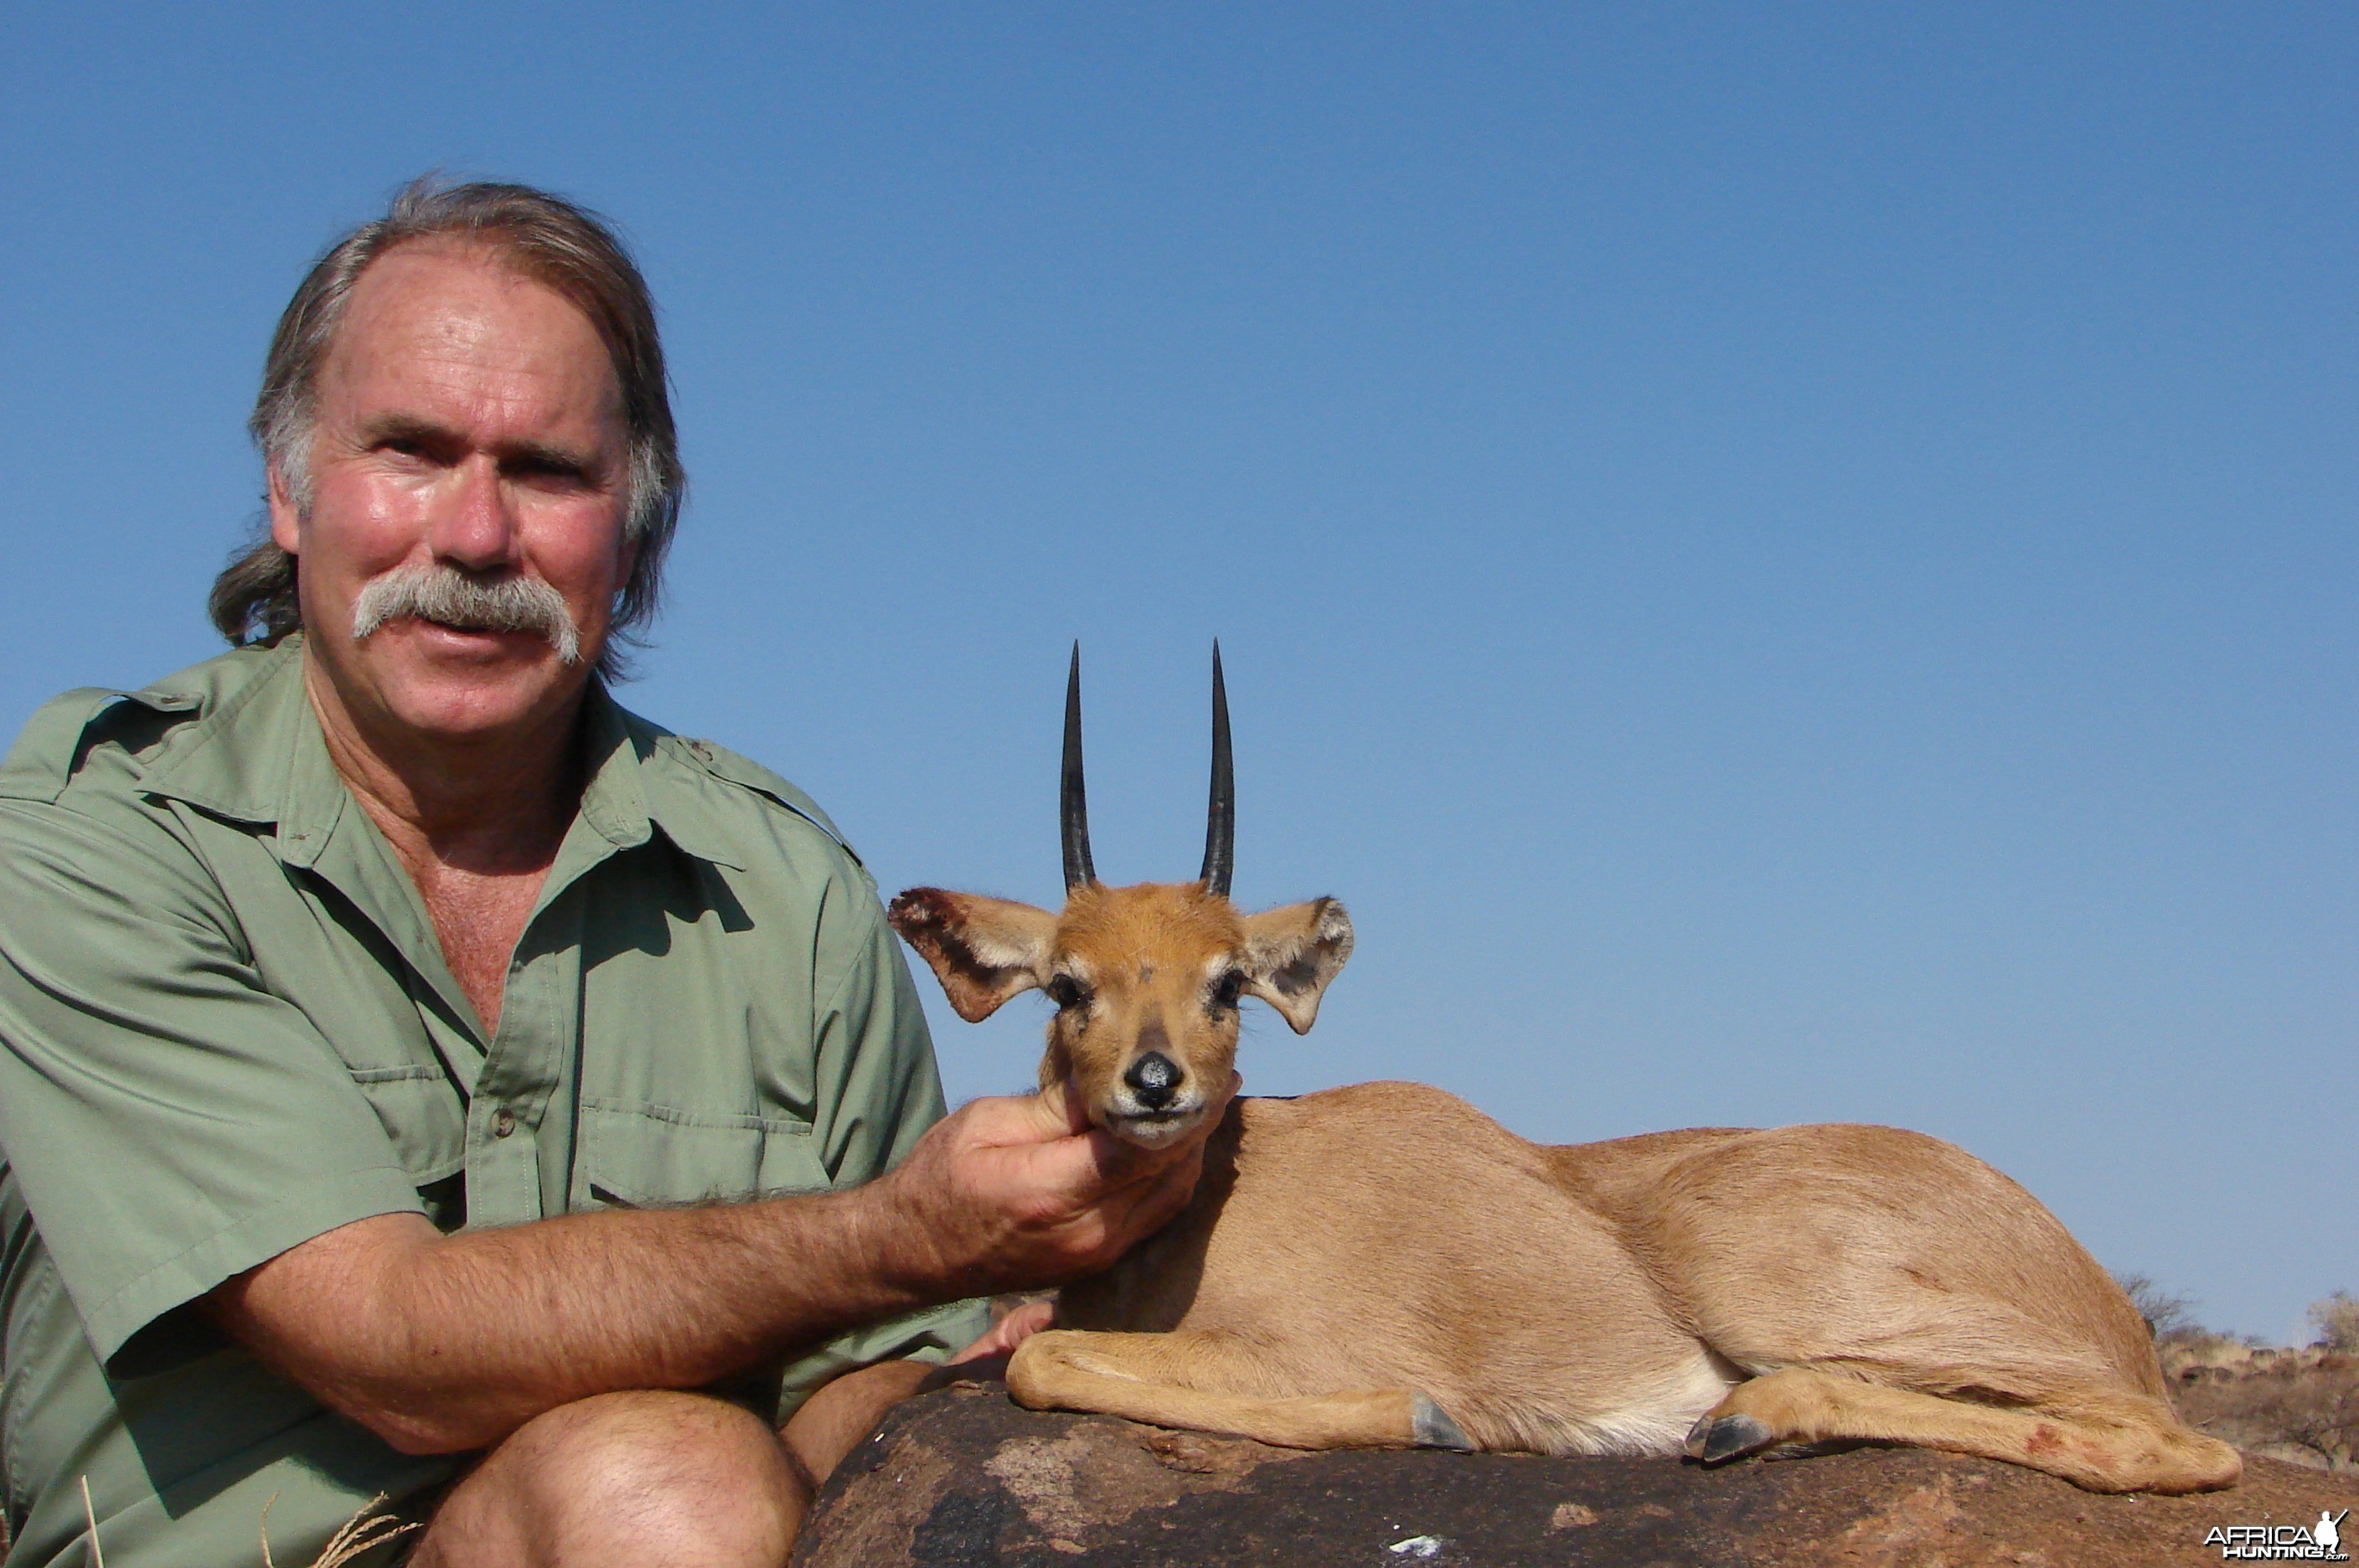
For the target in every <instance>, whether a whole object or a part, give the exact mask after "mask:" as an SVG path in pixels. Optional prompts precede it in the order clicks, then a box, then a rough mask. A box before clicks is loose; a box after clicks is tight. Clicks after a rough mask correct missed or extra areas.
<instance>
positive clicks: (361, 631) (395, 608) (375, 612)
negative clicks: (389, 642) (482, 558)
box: [353, 565, 582, 664]
mask: <svg viewBox="0 0 2359 1568" xmlns="http://www.w3.org/2000/svg"><path fill="white" fill-rule="evenodd" d="M404 615H414V616H416V617H418V618H419V620H426V621H439V622H440V623H441V624H442V625H444V626H459V627H462V628H464V629H465V630H468V631H486V632H538V634H539V635H540V636H541V637H543V638H545V639H546V640H547V641H548V643H549V647H551V648H555V649H556V650H557V657H558V659H560V661H561V662H563V663H566V664H579V663H580V662H581V661H582V637H581V634H580V633H579V632H577V631H576V630H575V629H574V626H573V616H572V614H571V612H570V611H568V610H567V609H566V607H565V599H564V596H563V595H562V594H560V593H558V591H557V590H556V589H554V588H552V587H550V586H549V584H548V583H543V582H542V581H541V580H540V579H539V578H538V577H526V576H522V575H520V574H513V573H512V574H507V575H503V576H499V577H491V578H484V577H473V576H470V575H468V574H467V573H466V572H462V571H460V570H459V569H458V568H457V567H455V566H448V565H429V566H397V567H396V568H394V569H393V570H392V571H391V572H386V573H385V574H383V575H382V576H379V577H376V578H373V579H372V580H371V581H370V582H369V583H368V584H367V586H365V587H364V588H363V589H362V590H361V592H360V597H358V598H357V599H355V600H353V641H354V642H365V641H366V640H367V639H368V638H369V637H371V636H372V635H373V634H375V632H376V630H377V629H378V628H379V627H380V626H384V625H385V624H386V622H387V621H397V620H399V619H401V618H402V617H403V616H404Z"/></svg>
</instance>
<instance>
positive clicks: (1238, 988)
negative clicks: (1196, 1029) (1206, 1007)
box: [1212, 969, 1245, 1013]
mask: <svg viewBox="0 0 2359 1568" xmlns="http://www.w3.org/2000/svg"><path fill="white" fill-rule="evenodd" d="M1244 990H1245V975H1244V974H1243V972H1241V971H1239V970H1235V969H1232V970H1230V971H1229V972H1228V973H1227V974H1225V975H1222V976H1221V977H1220V978H1219V979H1218V980H1215V981H1213V982H1212V1011H1214V1012H1216V1013H1225V1012H1227V1011H1228V1010H1229V1009H1230V1008H1232V1007H1235V1006H1236V1005H1237V996H1238V995H1239V994H1240V993H1241V992H1243V991H1244Z"/></svg>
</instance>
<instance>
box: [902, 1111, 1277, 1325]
mask: <svg viewBox="0 0 2359 1568" xmlns="http://www.w3.org/2000/svg"><path fill="white" fill-rule="evenodd" d="M1230 1092H1231V1093H1232V1094H1234V1092H1235V1083H1234V1081H1233V1082H1232V1083H1231V1087H1230ZM1219 1119H1220V1118H1219V1117H1218V1116H1212V1117H1208V1118H1207V1119H1206V1121H1205V1124H1204V1125H1205V1127H1206V1129H1207V1131H1208V1132H1209V1130H1210V1129H1211V1127H1213V1126H1215V1125H1217V1124H1218V1121H1219ZM1203 1168H1204V1143H1203V1139H1202V1138H1196V1139H1193V1140H1191V1141H1190V1142H1188V1143H1186V1144H1183V1145H1175V1146H1173V1147H1172V1148H1169V1149H1140V1148H1138V1147H1137V1146H1136V1145H1135V1144H1128V1143H1125V1142H1124V1141H1122V1140H1121V1139H1120V1138H1115V1137H1114V1136H1113V1135H1112V1134H1110V1133H1108V1132H1106V1131H1104V1130H1103V1129H1102V1128H1099V1127H1093V1126H1092V1125H1091V1124H1090V1121H1089V1117H1088V1115H1087V1113H1086V1112H1085V1111H1084V1110H1083V1109H1082V1106H1081V1104H1080V1102H1079V1101H1078V1100H1077V1099H1076V1097H1075V1096H1074V1095H1073V1094H1071V1092H1070V1091H1069V1090H1067V1089H1066V1088H1065V1087H1064V1085H1062V1084H1060V1085H1058V1086H1056V1087H1055V1088H1052V1089H1046V1090H1043V1091H1042V1092H1041V1093H1039V1094H1032V1095H1026V1096H1024V1097H1022V1098H1020V1099H990V1100H976V1101H973V1102H972V1103H970V1104H969V1105H965V1106H963V1107H962V1108H961V1109H960V1110H959V1111H958V1112H957V1113H956V1114H954V1115H952V1116H950V1117H948V1118H947V1119H945V1120H944V1121H942V1122H940V1124H938V1125H937V1126H935V1127H933V1128H932V1129H931V1130H930V1131H929V1132H928V1133H927V1134H926V1136H925V1137H924V1138H921V1139H919V1142H918V1145H917V1147H916V1148H915V1149H911V1150H910V1151H909V1158H908V1160H906V1161H904V1162H903V1163H902V1165H901V1167H900V1168H899V1169H898V1170H897V1171H894V1172H893V1173H892V1174H891V1175H890V1176H887V1177H886V1178H885V1179H884V1180H883V1181H878V1182H876V1183H875V1185H874V1187H873V1188H872V1189H871V1191H872V1192H873V1193H874V1195H875V1199H876V1200H877V1202H878V1203H879V1204H880V1205H881V1206H882V1208H883V1210H884V1213H885V1214H886V1217H887V1224H888V1226H889V1231H888V1234H889V1235H890V1236H892V1237H893V1240H892V1241H891V1243H889V1244H888V1255H889V1256H892V1257H894V1258H897V1260H899V1264H900V1266H901V1267H905V1268H915V1269H917V1270H918V1271H919V1276H920V1277H922V1278H925V1279H930V1280H940V1281H943V1282H955V1283H956V1286H957V1288H956V1289H954V1290H951V1292H950V1293H951V1295H954V1296H955V1295H973V1296H981V1295H988V1294H991V1293H993V1292H995V1291H999V1290H1034V1289H1038V1288H1039V1287H1041V1286H1044V1285H1056V1284H1062V1283H1063V1282H1064V1281H1066V1280H1068V1279H1079V1278H1081V1277H1082V1276H1083V1275H1086V1274H1093V1273H1096V1272H1097V1271H1098V1270H1100V1269H1104V1268H1106V1267H1108V1266H1109V1265H1111V1264H1112V1263H1113V1262H1114V1259H1116V1258H1120V1257H1121V1256H1122V1255H1123V1254H1124V1253H1125V1252H1126V1251H1128V1250H1129V1249H1130V1248H1131V1247H1134V1246H1136V1244H1137V1243H1139V1242H1140V1241H1143V1240H1145V1239H1146V1238H1147V1236H1151V1235H1153V1234H1154V1233H1155V1232H1156V1231H1157V1230H1158V1229H1160V1228H1161V1227H1162V1226H1163V1225H1165V1224H1166V1223H1168V1222H1169V1220H1170V1219H1171V1218H1172V1216H1173V1215H1175V1214H1178V1213H1179V1212H1180V1210H1181V1209H1183V1208H1185V1207H1186V1206H1187V1204H1188V1200H1189V1198H1190V1196H1191V1195H1193V1193H1194V1192H1195V1190H1196V1179H1197V1177H1198V1176H1199V1175H1201V1173H1202V1171H1203Z"/></svg>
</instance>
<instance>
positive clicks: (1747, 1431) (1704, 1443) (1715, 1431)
mask: <svg viewBox="0 0 2359 1568" xmlns="http://www.w3.org/2000/svg"><path fill="white" fill-rule="evenodd" d="M1775 1442H1777V1433H1776V1432H1771V1431H1770V1430H1769V1429H1768V1428H1767V1427H1766V1426H1764V1425H1762V1424H1761V1423H1760V1422H1759V1421H1755V1420H1754V1419H1753V1418H1752V1417H1751V1416H1748V1415H1743V1414H1738V1415H1727V1416H1718V1417H1714V1416H1711V1415H1707V1416H1705V1417H1704V1418H1703V1419H1702V1420H1701V1421H1697V1422H1696V1423H1695V1425H1694V1426H1692V1427H1690V1428H1689V1429H1688V1457H1689V1458H1690V1459H1700V1460H1701V1461H1702V1462H1703V1463H1704V1464H1706V1465H1718V1464H1721V1463H1723V1461H1726V1460H1730V1459H1742V1458H1743V1457H1745V1455H1746V1454H1758V1453H1760V1452H1761V1451H1762V1450H1763V1449H1765V1448H1767V1447H1768V1446H1769V1445H1770V1444H1771V1443H1775Z"/></svg>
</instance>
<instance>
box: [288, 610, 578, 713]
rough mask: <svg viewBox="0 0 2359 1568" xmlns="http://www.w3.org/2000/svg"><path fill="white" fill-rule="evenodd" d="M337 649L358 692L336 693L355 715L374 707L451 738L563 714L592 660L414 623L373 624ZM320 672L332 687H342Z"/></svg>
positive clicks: (529, 639) (495, 635)
mask: <svg viewBox="0 0 2359 1568" xmlns="http://www.w3.org/2000/svg"><path fill="white" fill-rule="evenodd" d="M342 651H343V653H344V656H345V659H347V660H349V661H350V662H349V664H348V666H347V670H348V671H349V674H350V676H351V677H353V678H356V679H357V681H358V683H359V684H360V686H361V687H362V688H363V690H361V691H352V692H344V691H339V692H338V696H339V697H340V698H341V699H342V701H343V702H344V703H345V704H346V705H347V706H348V707H351V708H353V710H354V712H355V715H356V716H357V714H358V713H359V712H362V711H365V710H367V709H371V708H374V709H375V710H377V711H379V712H381V713H384V714H385V715H386V717H388V718H390V719H391V720H392V721H393V722H394V724H397V726H399V727H400V728H402V729H405V730H408V731H411V732H413V733H415V734H416V735H419V736H432V737H437V738H440V739H446V740H453V741H461V740H479V739H488V738H491V737H494V736H496V735H500V734H502V733H504V732H510V733H512V732H516V731H518V730H529V729H537V728H538V727H540V725H542V724H545V723H547V722H548V721H549V719H550V718H552V717H554V716H556V715H557V714H558V713H561V712H569V711H570V710H571V707H572V705H573V703H574V702H576V701H577V700H578V699H579V698H580V696H581V692H582V687H583V686H585V685H586V684H587V683H588V682H589V679H590V675H591V671H592V659H594V657H595V656H594V654H592V657H591V659H583V660H582V661H581V662H579V663H575V664H571V665H569V664H566V663H565V662H563V661H562V660H560V659H559V658H558V657H557V650H556V649H555V648H551V647H550V646H549V641H548V639H547V638H545V637H541V636H540V635H538V633H535V632H495V631H473V630H466V629H462V628H460V627H456V626H438V625H434V624H432V623H429V622H419V621H403V622H398V623H395V624H391V625H387V626H382V627H379V628H378V629H377V630H376V631H375V632H374V633H372V634H371V635H370V636H369V637H367V638H366V639H365V640H364V641H361V642H358V643H350V642H348V643H346V644H345V646H344V648H343V650H342ZM327 673H328V674H329V680H330V683H331V684H332V685H334V686H337V687H339V688H341V687H342V686H343V685H344V684H345V681H344V680H343V679H340V678H339V676H338V675H337V674H336V673H335V672H333V671H329V672H327Z"/></svg>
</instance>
